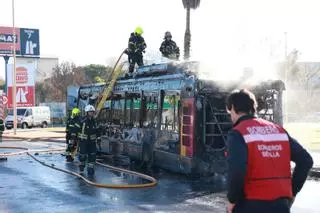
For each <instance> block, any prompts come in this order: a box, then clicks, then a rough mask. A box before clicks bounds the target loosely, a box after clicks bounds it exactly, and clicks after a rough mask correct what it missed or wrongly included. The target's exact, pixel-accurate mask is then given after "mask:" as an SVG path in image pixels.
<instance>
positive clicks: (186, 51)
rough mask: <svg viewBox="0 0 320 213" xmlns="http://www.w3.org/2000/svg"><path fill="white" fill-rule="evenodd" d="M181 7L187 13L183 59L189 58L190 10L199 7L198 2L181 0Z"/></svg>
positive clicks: (198, 0)
mask: <svg viewBox="0 0 320 213" xmlns="http://www.w3.org/2000/svg"><path fill="white" fill-rule="evenodd" d="M182 3H183V7H184V8H185V9H186V11H187V16H186V32H185V34H184V59H185V60H188V59H189V58H190V45H191V32H190V9H197V8H198V7H199V6H200V0H182Z"/></svg>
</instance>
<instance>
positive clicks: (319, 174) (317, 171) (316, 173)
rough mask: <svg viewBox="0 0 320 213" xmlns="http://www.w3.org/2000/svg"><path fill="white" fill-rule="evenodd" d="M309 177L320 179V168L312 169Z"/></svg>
mask: <svg viewBox="0 0 320 213" xmlns="http://www.w3.org/2000/svg"><path fill="white" fill-rule="evenodd" d="M309 176H310V177H316V178H320V167H315V168H312V169H311V170H310V172H309Z"/></svg>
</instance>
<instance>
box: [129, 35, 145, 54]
mask: <svg viewBox="0 0 320 213" xmlns="http://www.w3.org/2000/svg"><path fill="white" fill-rule="evenodd" d="M146 48H147V44H146V42H145V41H144V38H143V37H142V36H141V35H138V34H136V33H131V36H130V38H129V44H128V50H127V51H128V55H132V54H139V55H142V53H143V52H144V51H145V49H146Z"/></svg>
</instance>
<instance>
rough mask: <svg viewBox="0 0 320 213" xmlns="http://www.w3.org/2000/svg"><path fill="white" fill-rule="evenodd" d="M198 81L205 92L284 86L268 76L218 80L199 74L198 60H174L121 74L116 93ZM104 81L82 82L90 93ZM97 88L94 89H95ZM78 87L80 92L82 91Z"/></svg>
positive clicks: (277, 88)
mask: <svg viewBox="0 0 320 213" xmlns="http://www.w3.org/2000/svg"><path fill="white" fill-rule="evenodd" d="M186 82H187V83H188V84H193V83H196V82H197V83H198V84H197V87H196V88H194V89H195V90H196V91H197V92H204V93H229V92H231V91H232V90H234V89H238V88H248V89H250V90H254V91H256V92H258V91H266V90H276V91H282V90H285V85H284V83H283V82H282V81H281V80H268V81H263V82H255V83H253V84H252V83H251V84H247V85H246V83H245V82H246V79H240V80H238V81H215V80H207V79H201V78H199V62H196V61H189V62H181V63H178V62H172V63H161V64H152V65H146V66H142V67H140V68H138V69H136V72H135V73H133V74H131V75H123V76H121V77H119V78H118V80H117V82H116V84H115V86H114V88H113V92H114V93H119V92H140V91H141V90H144V91H147V90H160V89H162V90H180V89H181V88H183V86H184V84H185V83H186ZM104 85H105V83H96V84H87V85H82V86H80V90H82V91H83V92H84V91H85V93H88V94H90V93H91V94H92V93H99V92H100V91H101V89H102V88H103V86H104ZM93 88H94V89H93ZM80 90H79V92H80ZM80 93H81V92H80Z"/></svg>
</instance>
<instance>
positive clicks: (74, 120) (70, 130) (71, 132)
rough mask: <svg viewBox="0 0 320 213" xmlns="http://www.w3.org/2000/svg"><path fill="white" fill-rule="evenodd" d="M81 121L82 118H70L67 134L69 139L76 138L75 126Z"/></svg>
mask: <svg viewBox="0 0 320 213" xmlns="http://www.w3.org/2000/svg"><path fill="white" fill-rule="evenodd" d="M79 120H80V116H75V117H73V118H72V117H70V118H69V119H68V121H67V125H66V133H67V135H68V136H69V137H76V129H75V124H76V123H77V122H78V121H79Z"/></svg>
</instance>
